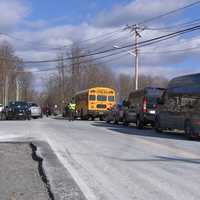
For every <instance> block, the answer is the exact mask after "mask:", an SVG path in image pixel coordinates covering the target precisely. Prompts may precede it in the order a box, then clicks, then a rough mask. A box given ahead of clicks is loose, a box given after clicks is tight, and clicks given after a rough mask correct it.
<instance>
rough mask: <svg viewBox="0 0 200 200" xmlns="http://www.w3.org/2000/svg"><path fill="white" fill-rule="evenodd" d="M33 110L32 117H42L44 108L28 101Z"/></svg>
mask: <svg viewBox="0 0 200 200" xmlns="http://www.w3.org/2000/svg"><path fill="white" fill-rule="evenodd" d="M28 106H29V109H30V111H31V117H32V118H34V119H37V118H42V109H41V108H40V106H38V105H37V104H36V103H28Z"/></svg>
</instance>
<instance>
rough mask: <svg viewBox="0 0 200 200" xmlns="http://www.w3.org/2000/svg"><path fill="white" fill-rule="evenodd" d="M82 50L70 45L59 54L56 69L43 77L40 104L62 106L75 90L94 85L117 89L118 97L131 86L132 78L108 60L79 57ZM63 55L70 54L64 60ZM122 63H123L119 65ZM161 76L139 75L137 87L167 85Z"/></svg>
mask: <svg viewBox="0 0 200 200" xmlns="http://www.w3.org/2000/svg"><path fill="white" fill-rule="evenodd" d="M84 54H85V52H83V51H82V49H81V48H80V47H79V46H77V45H76V46H73V47H72V48H71V50H70V52H68V53H63V52H62V53H60V54H59V55H58V58H59V60H60V61H59V62H58V63H57V70H55V72H54V73H53V74H52V75H51V76H49V77H48V79H47V80H46V81H45V90H44V91H43V93H42V94H41V96H42V97H43V98H41V101H42V102H43V104H49V105H55V104H56V105H59V106H60V107H61V109H63V107H64V104H65V103H66V102H69V101H70V100H71V99H72V97H73V96H74V95H75V94H76V92H78V91H81V90H85V89H88V88H91V87H96V86H102V87H103V86H105V87H111V88H113V89H115V90H116V92H117V98H118V101H122V100H124V99H126V98H127V97H128V95H129V93H130V92H131V91H133V88H134V79H133V77H132V76H131V75H128V74H126V73H124V74H118V73H116V72H114V71H113V70H112V69H111V66H109V64H106V63H103V62H98V61H95V60H94V59H93V58H92V57H90V58H88V57H87V58H85V57H82V55H84ZM65 56H69V57H72V58H73V59H71V60H69V61H67V62H66V61H64V60H63V59H62V58H63V57H65ZM122 67H123V66H122ZM167 83H168V80H167V79H166V78H164V77H158V76H156V77H152V76H150V75H144V74H142V75H140V77H139V88H144V87H146V86H155V87H166V85H167Z"/></svg>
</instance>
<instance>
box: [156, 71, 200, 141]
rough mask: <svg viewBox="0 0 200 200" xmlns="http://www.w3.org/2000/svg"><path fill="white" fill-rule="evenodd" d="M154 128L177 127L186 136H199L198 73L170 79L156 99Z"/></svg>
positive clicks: (199, 94)
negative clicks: (164, 89) (166, 86)
mask: <svg viewBox="0 0 200 200" xmlns="http://www.w3.org/2000/svg"><path fill="white" fill-rule="evenodd" d="M155 128H156V130H157V131H162V130H165V129H179V130H184V131H185V134H186V135H187V136H188V137H198V136H200V73H199V74H192V75H187V76H181V77H177V78H174V79H172V80H171V81H170V83H169V85H168V88H167V90H166V91H165V93H164V94H163V96H162V97H161V99H160V100H158V108H157V111H156V121H155Z"/></svg>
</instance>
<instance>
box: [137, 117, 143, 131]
mask: <svg viewBox="0 0 200 200" xmlns="http://www.w3.org/2000/svg"><path fill="white" fill-rule="evenodd" d="M136 127H137V128H138V129H143V128H144V122H143V121H142V120H141V119H140V117H139V116H138V117H137V119H136Z"/></svg>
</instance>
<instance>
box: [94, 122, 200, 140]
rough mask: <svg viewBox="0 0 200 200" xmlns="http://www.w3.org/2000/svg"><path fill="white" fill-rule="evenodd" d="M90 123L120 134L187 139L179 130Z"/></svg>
mask: <svg viewBox="0 0 200 200" xmlns="http://www.w3.org/2000/svg"><path fill="white" fill-rule="evenodd" d="M92 125H93V126H96V127H105V128H107V129H109V130H111V131H114V132H116V133H121V134H129V135H138V136H145V137H154V138H166V139H174V140H188V138H186V137H185V136H184V135H183V134H181V133H179V132H172V131H171V132H169V131H165V132H163V133H157V132H156V131H154V130H153V129H152V128H150V127H146V128H144V129H142V130H139V129H137V128H135V127H133V126H132V127H131V126H123V125H115V124H108V123H106V122H94V123H93V124H92ZM195 141H196V142H199V140H197V139H196V140H195Z"/></svg>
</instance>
